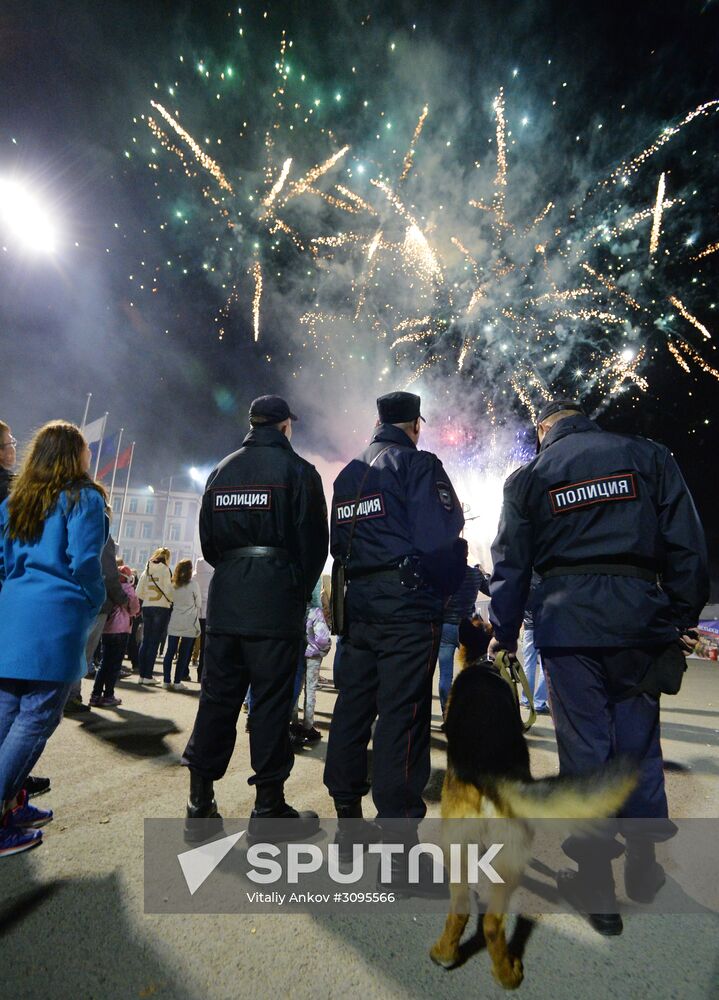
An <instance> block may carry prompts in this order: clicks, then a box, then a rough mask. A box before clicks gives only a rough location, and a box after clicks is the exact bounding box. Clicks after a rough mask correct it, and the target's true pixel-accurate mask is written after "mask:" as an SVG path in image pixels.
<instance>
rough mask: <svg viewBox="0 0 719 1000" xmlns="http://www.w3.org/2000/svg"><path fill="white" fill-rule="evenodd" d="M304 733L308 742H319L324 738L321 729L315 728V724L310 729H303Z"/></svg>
mask: <svg viewBox="0 0 719 1000" xmlns="http://www.w3.org/2000/svg"><path fill="white" fill-rule="evenodd" d="M302 734H303V736H304V738H305V742H306V743H319V741H320V740H321V739H322V733H321V732H320V731H319V729H315V727H314V726H311V727H310V728H309V729H303V730H302Z"/></svg>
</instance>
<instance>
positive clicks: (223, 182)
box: [150, 101, 233, 194]
mask: <svg viewBox="0 0 719 1000" xmlns="http://www.w3.org/2000/svg"><path fill="white" fill-rule="evenodd" d="M150 104H151V105H152V107H153V108H155V110H156V111H159V112H160V114H161V115H162V117H163V118H164V119H165V121H166V122H167V123H168V125H171V126H172V128H173V129H174V130H175V132H176V133H177V134H178V135H179V137H180V138H181V139H184V141H185V142H186V143H187V145H188V146H189V147H190V149H191V150H192V152H193V153H194V154H195V157H196V159H197V160H198V162H199V163H201V164H202V166H203V167H204V168H205V170H206V171H207V172H208V174H211V176H212V177H214V178H215V180H216V181H217V183H218V184H219V185H220V187H221V188H223V189H224V190H225V191H229V192H230V194H232V193H233V192H232V185H231V184H230V182H229V181H228V180H227V178H226V177H225V175H224V174H223V172H222V168H221V167H220V165H219V163H216V162H215V161H214V160H213V159H212V157H211V156H208V155H207V153H206V152H205V151H204V149H203V148H202V146H200V144H199V143H198V142H197V141H196V140H195V139H193V138H192V136H191V135H190V133H189V132H188V131H187V130H186V129H184V128H183V127H182V125H180V123H179V122H178V121H177V120H176V119H175V118H173V117H172V115H171V114H170V112H169V111H166V110H165V108H163V106H162V105H161V104H158V103H157V101H150Z"/></svg>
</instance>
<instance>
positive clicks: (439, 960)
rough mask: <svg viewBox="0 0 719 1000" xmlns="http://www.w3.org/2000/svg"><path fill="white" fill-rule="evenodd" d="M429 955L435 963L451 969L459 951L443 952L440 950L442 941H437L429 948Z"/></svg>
mask: <svg viewBox="0 0 719 1000" xmlns="http://www.w3.org/2000/svg"><path fill="white" fill-rule="evenodd" d="M429 957H430V958H431V959H432V961H433V962H434V964H435V965H441V967H442V968H443V969H453V968H454V966H455V965H456V964H457V962H458V961H459V951H456V950H455V951H454V952H445V951H443V950H442V942H441V941H437V942H436V944H433V945H432V947H431V948H430V950H429Z"/></svg>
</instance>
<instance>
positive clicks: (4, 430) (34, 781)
mask: <svg viewBox="0 0 719 1000" xmlns="http://www.w3.org/2000/svg"><path fill="white" fill-rule="evenodd" d="M16 461H17V441H16V440H15V438H14V437H13V435H12V431H11V430H10V427H9V425H8V424H6V423H5V422H4V421H3V420H0V503H2V502H3V500H5V499H7V496H8V494H9V493H10V486H11V484H12V481H13V470H14V468H15V463H16ZM25 791H26V792H27V794H28V797H29V798H34V797H35V796H36V795H44V794H45V792H49V791H50V779H49V778H41V777H40V776H39V775H37V774H29V775H28V776H27V778H26V779H25Z"/></svg>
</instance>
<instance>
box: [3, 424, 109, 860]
mask: <svg viewBox="0 0 719 1000" xmlns="http://www.w3.org/2000/svg"><path fill="white" fill-rule="evenodd" d="M90 457H91V456H90V449H89V448H88V446H87V443H86V441H85V439H84V438H83V436H82V433H81V432H80V430H79V428H78V427H75V426H74V424H70V423H66V422H64V421H60V420H56V421H52V422H51V423H49V424H45V426H44V427H41V428H40V430H39V431H37V433H36V434H35V436H34V437H33V439H32V441H31V443H30V446H29V449H28V453H27V457H26V458H25V460H24V461H23V464H22V467H21V469H20V472H19V473H18V476H17V478H16V480H15V481H14V483H13V486H12V490H11V493H10V496H9V498H8V499H7V500H5V501H4V502H3V503H2V504H0V619H1V620H2V622H3V641H2V644H0V856H7V855H10V854H16V853H19V852H20V851H24V850H27V849H28V848H31V847H34V846H36V845H37V844H39V843H40V842H41V840H42V832H41V830H40V829H39V827H41V826H43V825H45V824H46V823H48V822H49V821H50V820H51V819H52V811H51V810H43V809H37V808H36V807H34V806H32V805H30V804H29V803H28V795H27V792H26V791H25V790H24V788H23V786H24V783H25V780H26V778H27V776H28V774H29V773H30V770H31V768H32V767H33V765H34V764H35V762H36V761H37V760H38V759H39V757H40V755H41V753H42V751H43V749H44V747H45V744H46V742H47V740H48V739H49V737H50V735H51V734H52V732H53V731H54V730H55V728H56V727H57V725H58V723H59V721H60V719H61V718H62V710H63V706H64V704H65V700H66V699H67V696H68V693H69V691H70V687H71V685H72V684H73V682H74V681H76V680H77V679H78V678H80V677H81V676H82V675H83V674H84V673H85V670H86V669H87V664H86V659H85V647H86V644H87V637H88V634H89V632H90V628H91V626H92V624H93V622H94V620H95V618H96V617H97V614H98V613H99V610H100V608H101V606H102V604H103V602H104V601H105V585H104V582H103V576H102V567H101V562H100V559H101V554H102V550H103V548H104V545H105V542H106V540H107V537H108V530H109V519H108V511H107V499H106V495H105V491H104V489H103V487H102V486H101V485H100V484H99V483H95V482H94V481H93V480H92V479H91V478H90V473H89V470H90Z"/></svg>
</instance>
